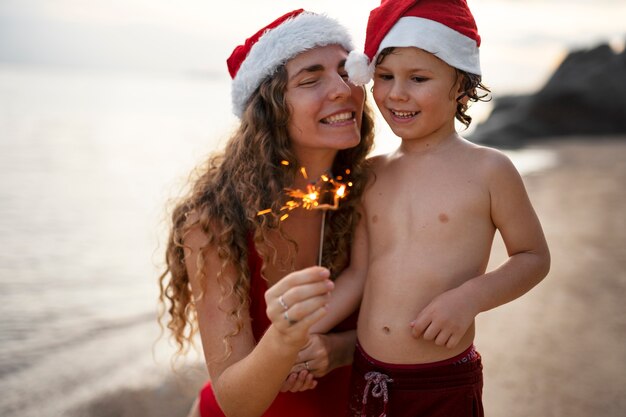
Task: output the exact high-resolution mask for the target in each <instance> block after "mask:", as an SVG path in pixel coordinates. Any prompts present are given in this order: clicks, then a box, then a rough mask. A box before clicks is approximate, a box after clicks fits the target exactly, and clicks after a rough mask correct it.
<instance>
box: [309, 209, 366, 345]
mask: <svg viewBox="0 0 626 417" xmlns="http://www.w3.org/2000/svg"><path fill="white" fill-rule="evenodd" d="M359 213H360V219H359V222H358V224H357V226H356V230H355V231H354V238H353V240H352V248H351V252H350V266H349V267H348V268H346V269H345V270H344V271H343V272H342V273H341V274H340V275H339V276H338V277H337V279H336V280H335V288H334V289H333V291H332V292H331V296H330V301H329V302H328V306H327V313H326V315H324V317H322V319H321V320H319V321H318V322H317V323H315V324H314V325H313V326H311V329H310V333H326V332H329V331H330V330H332V329H333V328H334V327H335V326H336V325H337V324H339V323H341V321H342V320H344V319H345V318H346V317H348V316H350V314H352V313H353V312H354V311H355V310H356V309H357V308H358V307H359V305H360V303H361V296H362V295H363V288H364V286H365V277H366V275H367V252H368V236H367V218H366V214H365V210H364V209H360V210H359Z"/></svg>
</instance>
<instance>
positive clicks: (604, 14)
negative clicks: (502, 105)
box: [0, 0, 626, 91]
mask: <svg viewBox="0 0 626 417" xmlns="http://www.w3.org/2000/svg"><path fill="white" fill-rule="evenodd" d="M378 4H379V0H359V1H350V2H348V1H343V2H340V1H336V0H334V1H333V0H302V1H299V2H294V1H288V0H233V1H230V2H221V3H220V5H219V9H216V8H215V7H214V3H213V2H209V1H208V0H177V1H176V2H174V1H173V0H88V1H87V0H54V1H51V0H0V62H3V61H4V62H18V63H27V64H51V65H57V66H73V67H88V68H103V69H117V70H133V71H153V72H185V71H194V72H202V73H211V74H219V75H223V76H225V77H226V76H227V72H226V67H225V60H226V58H227V57H228V55H230V52H231V50H232V49H233V48H234V47H235V46H236V45H237V44H239V43H241V42H243V40H245V38H247V37H248V36H250V35H251V34H253V33H254V32H255V31H256V30H258V29H259V28H261V27H262V26H264V25H265V24H267V23H269V22H270V21H272V20H273V19H275V18H276V17H278V16H279V15H281V14H283V13H285V12H287V11H289V10H292V9H294V8H298V7H303V8H305V9H308V10H311V11H315V12H320V13H325V14H327V15H329V16H331V17H335V18H337V19H338V20H340V21H341V22H342V23H344V24H345V25H346V26H347V27H348V28H349V29H350V31H351V33H352V35H353V36H354V39H355V45H356V46H357V48H358V49H362V45H363V40H364V38H365V25H366V22H367V17H368V15H369V11H370V10H371V9H372V8H373V7H375V6H377V5H378ZM469 4H470V7H471V8H472V11H473V13H474V15H475V18H476V21H477V23H478V28H479V33H480V34H481V36H482V38H483V44H482V46H481V60H482V65H483V73H484V78H485V79H486V80H489V81H490V82H489V84H490V85H491V86H492V87H494V88H498V89H500V90H503V89H504V90H507V91H509V90H510V91H517V90H520V91H523V90H528V89H531V88H536V87H538V86H539V85H540V84H542V83H543V82H544V81H545V79H546V78H547V76H548V75H549V74H550V73H551V72H552V70H553V69H554V68H555V67H556V66H557V65H558V63H559V62H560V60H561V59H562V58H563V56H564V55H565V53H566V52H567V50H568V49H569V48H571V47H575V48H580V47H588V46H593V45H595V44H597V43H599V42H606V41H612V42H613V43H615V44H617V45H618V44H623V40H624V39H625V38H626V24H625V23H624V22H626V2H625V1H622V0H598V1H594V2H591V1H589V0H571V1H566V0H549V1H546V0H469Z"/></svg>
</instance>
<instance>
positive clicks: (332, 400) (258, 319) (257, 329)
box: [200, 240, 357, 417]
mask: <svg viewBox="0 0 626 417" xmlns="http://www.w3.org/2000/svg"><path fill="white" fill-rule="evenodd" d="M248 254H249V255H248V265H249V267H250V275H251V282H250V300H251V302H250V316H251V317H252V332H253V333H254V338H255V340H257V341H258V340H259V339H260V338H261V336H263V333H265V330H266V329H267V328H268V327H269V325H270V324H271V322H270V320H269V319H268V318H267V315H266V313H265V308H266V305H265V298H264V294H265V291H266V290H267V283H266V281H265V280H264V279H263V278H262V277H261V265H262V260H261V258H260V256H259V254H258V253H257V251H256V249H255V248H254V244H253V243H252V242H251V241H250V240H249V244H248ZM356 319H357V314H356V313H354V314H353V315H352V316H350V317H349V318H347V319H346V320H345V321H344V322H342V323H340V324H339V326H337V327H336V328H335V329H334V330H335V331H345V330H351V329H355V328H356ZM350 371H351V367H350V366H344V367H341V368H337V369H335V370H333V371H332V372H330V373H329V374H327V375H326V376H324V377H323V378H320V379H318V384H317V386H316V387H315V388H314V389H312V390H307V391H302V392H280V393H278V396H277V397H276V399H275V400H274V402H273V403H272V405H271V406H270V407H269V408H268V409H267V411H265V413H263V417H295V416H297V417H343V416H344V415H345V411H346V409H347V407H348V391H349V384H350ZM242 395H245V393H242ZM200 415H201V416H202V417H225V416H224V413H223V412H222V410H221V409H220V407H219V405H218V404H217V401H216V399H215V395H214V393H213V387H212V386H211V383H210V382H208V383H207V384H206V385H205V386H204V387H203V388H202V389H201V390H200Z"/></svg>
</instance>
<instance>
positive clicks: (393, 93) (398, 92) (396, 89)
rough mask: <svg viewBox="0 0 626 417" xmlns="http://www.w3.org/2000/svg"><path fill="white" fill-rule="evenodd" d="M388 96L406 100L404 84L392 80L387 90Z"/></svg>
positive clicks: (393, 98)
mask: <svg viewBox="0 0 626 417" xmlns="http://www.w3.org/2000/svg"><path fill="white" fill-rule="evenodd" d="M389 98H390V99H392V100H406V98H407V94H406V90H405V89H404V86H403V85H402V84H401V83H399V82H394V83H393V85H392V86H391V89H390V90H389Z"/></svg>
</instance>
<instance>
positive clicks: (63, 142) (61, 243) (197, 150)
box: [0, 65, 554, 417]
mask: <svg viewBox="0 0 626 417" xmlns="http://www.w3.org/2000/svg"><path fill="white" fill-rule="evenodd" d="M0 97H1V99H0V392H2V395H0V415H2V416H3V417H12V416H16V417H17V416H21V417H28V416H61V415H64V416H65V415H68V416H72V415H89V416H109V415H110V416H121V415H153V416H156V415H183V414H181V412H182V411H181V410H185V409H186V407H188V404H187V403H186V401H187V402H188V401H189V399H190V398H191V397H193V395H194V392H195V391H194V389H196V388H197V383H198V381H200V380H201V379H202V378H203V372H202V364H201V362H200V357H199V355H197V354H196V355H192V356H191V357H190V359H189V360H188V362H187V365H189V366H191V367H192V368H191V369H192V370H196V373H195V374H193V375H191V377H190V376H189V375H187V376H186V378H183V379H185V380H187V381H189V380H191V381H195V382H196V385H193V383H191V384H188V385H187V386H180V384H178V385H177V382H176V381H177V379H176V378H174V379H173V380H172V370H171V368H170V362H169V359H170V357H171V355H172V353H173V348H172V347H171V345H169V344H168V343H166V341H165V340H163V339H160V341H159V342H158V343H156V344H155V341H157V339H158V336H159V327H158V326H157V322H156V312H157V309H156V305H157V297H158V290H157V277H158V274H159V270H160V267H161V266H162V263H161V260H162V253H163V245H162V244H163V240H164V236H165V234H164V230H165V222H164V221H165V213H166V210H165V209H166V206H167V202H168V199H169V198H170V197H175V196H177V195H178V194H179V192H180V190H181V187H182V186H183V185H184V184H185V179H186V176H187V174H188V172H189V171H190V170H191V168H192V167H194V166H195V165H196V164H197V163H198V162H200V161H202V160H203V159H204V158H205V157H206V155H207V154H208V153H209V152H211V151H212V150H214V149H216V148H218V147H220V146H221V145H222V144H223V140H224V138H225V137H226V136H227V133H228V131H229V129H230V128H231V127H232V126H233V123H234V122H235V119H234V117H233V116H231V114H230V108H229V107H228V106H227V105H225V103H229V83H228V81H227V80H224V79H208V78H207V79H203V78H184V77H178V78H176V77H172V78H164V77H154V76H153V77H149V76H144V75H141V76H140V75H128V74H114V73H113V74H112V73H97V72H91V73H88V72H76V71H72V70H59V69H57V70H51V69H49V68H37V67H19V66H9V65H4V66H1V67H0ZM382 125H384V123H382V121H381V122H380V123H379V133H380V135H379V141H380V145H379V146H378V148H377V152H384V151H386V150H389V149H391V148H393V146H394V145H395V144H397V139H396V138H394V137H392V135H390V133H389V132H387V131H385V130H384V129H383V128H382V127H383V126H382ZM512 157H513V159H514V161H516V163H518V167H519V168H520V170H522V171H523V172H527V171H529V170H533V169H541V168H543V167H544V166H545V164H548V165H549V164H551V163H553V162H554V161H553V160H552V159H551V158H552V155H551V154H549V153H546V152H543V153H542V152H538V151H532V152H527V151H517V153H515V154H512ZM198 364H200V365H199V367H200V370H198ZM185 369H186V368H185ZM183 385H184V384H183ZM181 390H182V392H183V394H181ZM141 404H144V405H143V406H142V405H141ZM146 404H148V405H146ZM138 407H139V408H138ZM141 407H143V408H141ZM148 410H150V411H148Z"/></svg>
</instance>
